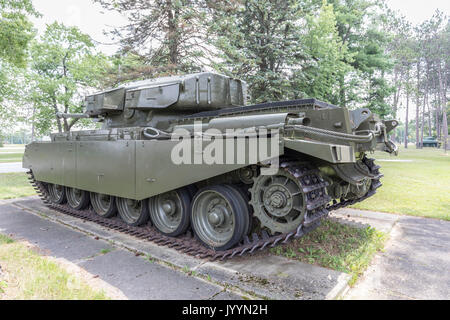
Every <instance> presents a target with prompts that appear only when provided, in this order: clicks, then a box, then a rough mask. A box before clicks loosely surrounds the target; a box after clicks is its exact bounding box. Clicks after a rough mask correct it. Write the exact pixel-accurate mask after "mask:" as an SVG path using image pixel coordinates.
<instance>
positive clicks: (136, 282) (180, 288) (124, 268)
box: [80, 250, 223, 300]
mask: <svg viewBox="0 0 450 320" xmlns="http://www.w3.org/2000/svg"><path fill="white" fill-rule="evenodd" d="M80 265H81V266H82V267H83V268H85V269H86V270H87V271H89V272H91V273H95V274H97V275H99V276H100V277H101V278H102V279H103V280H104V281H106V282H108V283H110V284H112V285H113V286H115V287H118V288H120V290H121V291H122V292H123V293H124V294H125V295H126V296H127V297H128V298H129V299H133V300H152V299H158V300H159V299H161V300H185V299H193V300H206V299H209V298H212V297H213V296H215V295H217V294H218V293H220V292H222V291H223V288H221V287H219V286H215V285H212V284H209V283H206V282H204V281H201V280H199V279H197V278H194V277H190V276H188V275H186V274H183V273H181V272H177V271H175V270H172V269H169V268H167V267H164V266H161V265H159V264H156V263H151V262H149V261H146V260H144V259H143V258H137V257H136V256H135V255H134V254H133V253H131V252H129V251H125V250H116V251H114V252H111V253H108V254H106V255H103V256H100V257H97V258H95V259H93V260H88V261H84V262H82V263H81V264H80Z"/></svg>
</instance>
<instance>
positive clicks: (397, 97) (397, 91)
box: [391, 70, 401, 141]
mask: <svg viewBox="0 0 450 320" xmlns="http://www.w3.org/2000/svg"><path fill="white" fill-rule="evenodd" d="M394 84H395V85H396V86H398V87H397V88H396V89H395V92H394V105H393V107H392V113H393V117H394V119H396V118H397V110H398V102H399V100H400V91H401V85H399V83H398V70H395V72H394ZM396 132H397V130H394V131H392V134H391V137H392V140H393V141H396V140H397V137H396Z"/></svg>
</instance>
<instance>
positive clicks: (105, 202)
mask: <svg viewBox="0 0 450 320" xmlns="http://www.w3.org/2000/svg"><path fill="white" fill-rule="evenodd" d="M91 204H92V207H93V208H94V211H95V212H96V213H97V214H98V215H99V216H100V217H103V218H111V217H114V216H115V215H116V214H117V206H116V198H115V197H113V196H109V195H106V194H100V193H95V192H92V193H91Z"/></svg>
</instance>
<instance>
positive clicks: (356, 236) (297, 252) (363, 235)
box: [271, 220, 387, 285]
mask: <svg viewBox="0 0 450 320" xmlns="http://www.w3.org/2000/svg"><path fill="white" fill-rule="evenodd" d="M386 239H387V236H386V235H385V234H384V233H382V232H379V231H377V230H375V229H373V228H366V229H362V228H356V227H351V226H348V225H344V224H341V223H338V222H335V221H332V220H326V221H324V222H323V223H322V224H321V226H320V227H318V228H317V229H316V230H315V231H313V232H311V233H310V234H308V235H306V236H304V237H302V238H300V239H296V240H294V241H292V242H291V243H290V244H288V245H285V246H280V247H276V248H273V249H271V253H272V254H275V255H280V256H284V257H286V258H289V259H293V260H299V261H301V262H305V263H309V264H314V265H318V266H321V267H325V268H329V269H333V270H337V271H340V272H345V273H348V274H350V275H351V276H352V278H351V280H350V282H349V284H350V285H353V284H355V283H356V281H357V280H358V278H359V276H361V275H362V274H363V273H364V271H365V270H366V269H367V267H368V265H369V264H370V261H371V260H372V258H373V256H374V255H375V253H376V252H378V251H380V250H382V249H383V247H384V243H385V241H386Z"/></svg>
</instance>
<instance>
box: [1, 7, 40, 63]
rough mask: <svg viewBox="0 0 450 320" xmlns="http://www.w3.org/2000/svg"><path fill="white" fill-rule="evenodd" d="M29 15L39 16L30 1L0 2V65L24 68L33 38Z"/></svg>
mask: <svg viewBox="0 0 450 320" xmlns="http://www.w3.org/2000/svg"><path fill="white" fill-rule="evenodd" d="M30 14H31V15H34V16H39V14H38V13H37V12H36V11H35V9H34V8H33V5H32V3H31V0H0V63H1V62H7V63H11V64H13V65H15V66H18V67H24V66H25V63H26V60H27V48H28V44H29V43H30V41H31V40H32V39H33V37H34V30H33V24H32V23H31V22H30V20H29V19H28V16H27V15H30ZM0 70H1V69H0Z"/></svg>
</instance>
